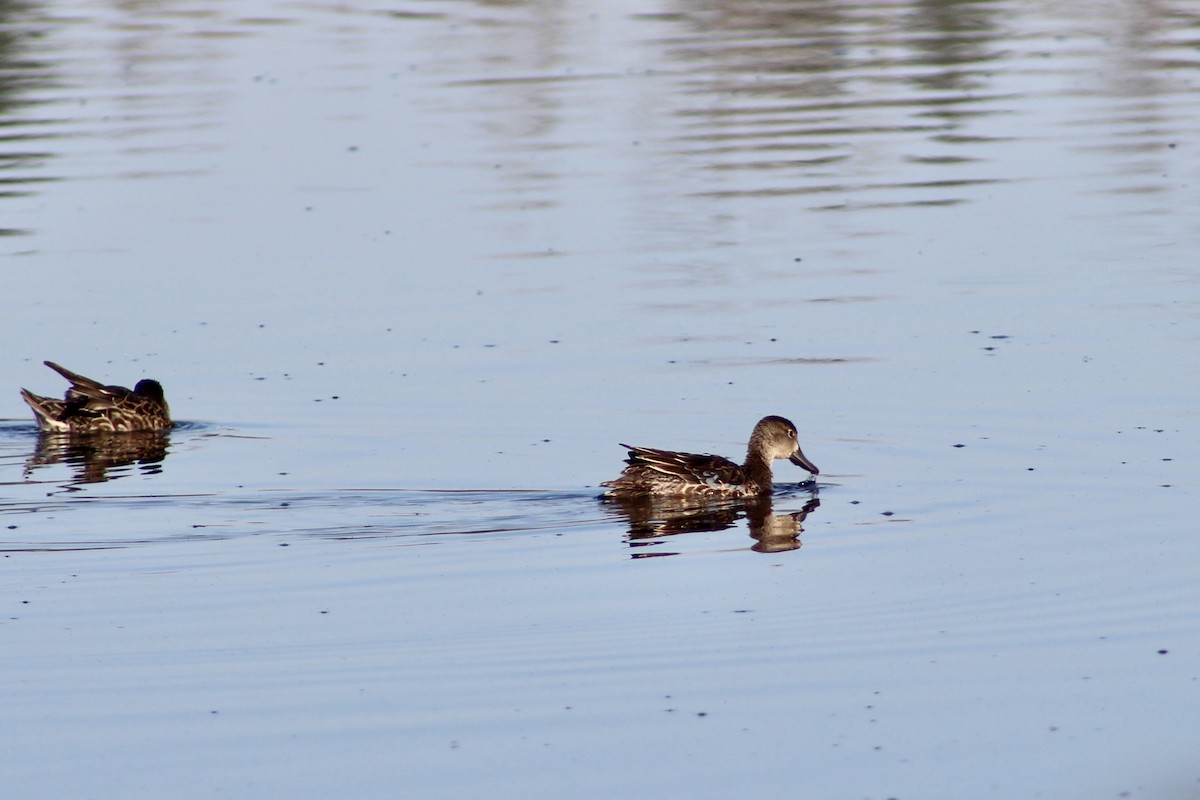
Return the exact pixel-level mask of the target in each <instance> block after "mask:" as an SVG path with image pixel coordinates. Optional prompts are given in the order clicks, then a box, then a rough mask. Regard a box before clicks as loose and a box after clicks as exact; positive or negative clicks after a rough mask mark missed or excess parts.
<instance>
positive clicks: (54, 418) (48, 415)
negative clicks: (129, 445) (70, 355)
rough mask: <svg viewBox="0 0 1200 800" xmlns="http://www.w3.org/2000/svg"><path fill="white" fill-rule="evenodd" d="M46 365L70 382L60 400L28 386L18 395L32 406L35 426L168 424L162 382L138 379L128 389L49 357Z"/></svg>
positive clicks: (78, 428) (59, 429) (80, 429)
mask: <svg viewBox="0 0 1200 800" xmlns="http://www.w3.org/2000/svg"><path fill="white" fill-rule="evenodd" d="M45 364H46V366H47V367H49V368H50V369H52V370H54V371H55V372H57V373H58V374H59V375H62V376H63V377H64V378H66V379H67V380H68V381H70V382H71V386H70V388H68V389H67V393H66V394H65V395H64V396H63V399H62V400H55V399H54V398H52V397H42V396H41V395H36V394H34V393H33V392H31V391H29V390H28V389H22V390H21V396H22V397H24V398H25V402H26V403H28V404H29V407H30V408H31V409H33V415H34V417H36V418H37V424H38V427H39V428H41V429H42V430H44V431H49V432H53V433H124V432H127V431H158V430H166V429H168V428H170V427H171V412H170V410H169V409H168V408H167V400H166V397H164V396H163V388H162V384H160V383H159V382H158V381H155V380H150V379H149V378H146V379H143V380H140V381H138V382H137V385H136V386H134V387H133V389H132V391H131V390H129V389H126V388H125V387H124V386H105V385H104V384H102V383H100V382H99V381H94V380H92V379H91V378H86V377H84V376H83V375H80V374H79V373H77V372H72V371H71V370H69V369H67V368H66V367H60V366H59V365H58V364H55V363H54V362H53V361H47V362H45Z"/></svg>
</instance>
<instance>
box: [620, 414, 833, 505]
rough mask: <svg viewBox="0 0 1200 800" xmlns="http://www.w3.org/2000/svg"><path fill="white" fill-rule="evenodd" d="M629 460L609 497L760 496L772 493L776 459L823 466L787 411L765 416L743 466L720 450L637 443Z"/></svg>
mask: <svg viewBox="0 0 1200 800" xmlns="http://www.w3.org/2000/svg"><path fill="white" fill-rule="evenodd" d="M621 446H622V447H624V448H627V449H628V450H629V458H628V459H626V461H625V463H626V464H628V465H629V466H627V467H625V469H624V470H623V471H622V472H621V475H620V477H618V478H617V479H616V480H612V481H605V482H604V483H602V484H600V485H601V486H607V487H608V488H609V490H608V491H607V492H605V497H629V496H632V495H703V496H711V497H756V496H759V495H765V494H770V493H771V462H772V461H773V460H774V459H776V458H786V459H788V460H789V461H791V462H792V463H793V464H795V465H796V466H798V467H803V468H804V469H806V470H808V471H809V472H811V473H812V474H813V475H819V474H820V470H818V469H817V467H816V465H815V464H813V463H812V462H811V461H809V460H808V458H807V457H806V456H805V455H804V453H802V452H800V444H799V442H798V441H797V440H796V426H795V425H793V424H792V423H791V422H789V421H787V420H786V419H784V418H783V417H775V416H771V417H763V418H762V419H761V420H759V422H758V424H757V425H755V426H754V432H753V433H751V434H750V444H749V445H748V447H747V448H746V463H745V464H742V465H741V466H738V465H737V464H735V463H733V462H732V461H730V460H729V459H727V458H722V457H721V456H712V455H701V454H697V453H676V452H673V451H671V450H656V449H654V448H651V447H633V446H632V445H628V444H624V443H622V444H621Z"/></svg>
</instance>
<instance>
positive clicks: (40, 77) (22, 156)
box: [0, 0, 51, 236]
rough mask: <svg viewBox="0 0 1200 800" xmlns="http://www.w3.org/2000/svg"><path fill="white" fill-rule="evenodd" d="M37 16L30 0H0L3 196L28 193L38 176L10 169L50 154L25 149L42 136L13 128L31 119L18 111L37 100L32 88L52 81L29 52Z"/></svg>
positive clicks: (7, 232) (8, 232)
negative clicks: (20, 114)
mask: <svg viewBox="0 0 1200 800" xmlns="http://www.w3.org/2000/svg"><path fill="white" fill-rule="evenodd" d="M37 18H38V12H37V10H36V8H35V7H34V6H32V5H30V4H28V3H24V2H13V0H0V141H3V142H4V143H5V147H4V149H3V150H0V199H3V198H8V197H21V196H24V195H27V194H29V189H28V188H26V187H27V186H28V185H29V184H31V183H34V182H35V179H32V178H30V177H28V176H10V173H11V172H12V171H14V170H17V169H21V168H28V167H31V166H37V165H40V164H41V163H42V162H44V161H45V160H46V159H47V158H49V157H50V155H51V154H50V153H48V152H45V151H32V150H22V149H21V148H20V146H19V145H18V143H25V142H28V141H33V140H35V139H37V138H39V137H34V136H30V135H28V134H22V133H20V132H14V129H15V128H17V126H20V125H24V124H27V123H28V120H23V119H18V118H17V116H16V115H17V111H18V110H19V109H20V108H22V107H23V106H28V105H32V104H33V103H34V102H36V98H33V97H31V96H30V90H32V89H38V88H42V87H44V86H47V85H48V84H49V83H50V82H51V80H50V77H49V75H50V73H49V65H48V64H47V62H45V61H39V60H37V59H35V58H31V57H30V56H29V55H28V52H27V51H28V49H29V48H28V46H27V43H28V42H29V41H31V40H35V39H38V38H40V37H41V36H42V35H43V33H42V31H41V30H40V28H39V26H38V25H37V24H36V22H35V20H36V19H37ZM14 145H18V146H14ZM22 233H26V231H22V230H17V229H13V228H0V236H12V235H15V234H22Z"/></svg>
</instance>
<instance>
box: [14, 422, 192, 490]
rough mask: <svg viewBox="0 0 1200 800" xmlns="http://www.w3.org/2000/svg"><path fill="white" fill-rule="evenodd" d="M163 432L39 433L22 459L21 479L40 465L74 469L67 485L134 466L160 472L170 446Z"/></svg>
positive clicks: (110, 475)
mask: <svg viewBox="0 0 1200 800" xmlns="http://www.w3.org/2000/svg"><path fill="white" fill-rule="evenodd" d="M170 444H171V435H170V433H169V432H167V431H132V432H126V433H89V434H64V433H44V432H43V433H39V434H38V439H37V446H36V447H35V448H34V451H33V453H32V454H31V455H30V456H29V458H28V459H27V460H26V462H25V479H26V480H29V479H30V478H31V476H32V474H33V472H34V471H35V470H37V469H39V468H40V467H48V466H52V465H55V464H66V465H67V466H69V467H71V468H72V469H73V470H74V477H73V478H72V479H71V480H70V481H69V482H68V483H67V486H78V485H82V484H86V483H103V482H105V481H109V480H115V479H117V478H121V477H124V476H125V475H127V474H129V473H130V472H131V471H132V470H130V469H123V468H125V467H130V466H131V465H135V464H136V465H137V470H138V472H139V473H141V474H143V475H157V474H158V473H160V472H162V463H163V461H164V460H165V459H166V457H167V450H168V449H169V448H170Z"/></svg>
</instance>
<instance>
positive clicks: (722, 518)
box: [604, 496, 821, 558]
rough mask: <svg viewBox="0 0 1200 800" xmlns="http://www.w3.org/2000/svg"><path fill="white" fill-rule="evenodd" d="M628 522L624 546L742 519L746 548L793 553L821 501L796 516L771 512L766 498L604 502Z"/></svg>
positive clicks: (652, 498)
mask: <svg viewBox="0 0 1200 800" xmlns="http://www.w3.org/2000/svg"><path fill="white" fill-rule="evenodd" d="M604 500H605V502H606V503H610V504H612V505H614V506H616V507H617V508H619V509H620V510H621V513H622V515H623V516H624V517H625V518H626V519H627V520H629V546H630V547H634V548H641V547H645V546H647V545H651V544H661V543H662V541H663V540H664V539H665V538H666V537H669V536H677V535H679V534H684V533H696V532H701V531H721V530H725V529H726V528H732V527H734V525H735V524H736V523H737V521H738V520H739V519H745V520H746V524H747V526H748V527H749V529H750V537H751V538H752V539H754V544H753V545H752V547H751V549H753V550H755V551H757V552H760V553H774V552H779V551H781V550H795V549H797V548H799V547H800V534H801V532H802V531H803V528H802V527H801V523H802V522H804V519H805V517H807V516H808V515H809V513H810V512H812V511H813V510H814V509H816V508H817V507H818V506H819V505H820V504H821V501H820V500H818V499H817V498H816V497H815V496H814V497H810V498H809V499H808V501H807V502H806V503H805V504H804V507H803V508H802V509H801V510H799V511H789V512H785V513H783V514H776V513H774V508H773V506H772V499H771V497H769V496H768V497H748V498H720V499H707V500H706V499H704V498H697V497H656V496H637V497H606V498H604ZM658 555H673V554H672V553H664V552H643V553H636V554H635V555H634V558H646V557H648V556H658Z"/></svg>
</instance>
